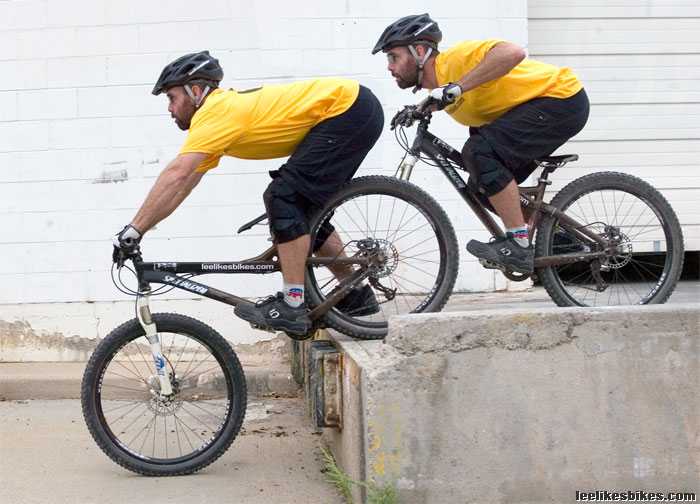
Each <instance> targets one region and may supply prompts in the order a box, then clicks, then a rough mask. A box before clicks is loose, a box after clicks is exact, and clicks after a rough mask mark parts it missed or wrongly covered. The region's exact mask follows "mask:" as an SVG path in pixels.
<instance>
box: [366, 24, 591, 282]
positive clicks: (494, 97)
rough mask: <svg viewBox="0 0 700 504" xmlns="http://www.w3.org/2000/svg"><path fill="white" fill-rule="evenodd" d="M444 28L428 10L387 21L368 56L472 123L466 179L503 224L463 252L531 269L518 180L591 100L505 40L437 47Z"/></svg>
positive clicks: (570, 131)
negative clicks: (500, 231)
mask: <svg viewBox="0 0 700 504" xmlns="http://www.w3.org/2000/svg"><path fill="white" fill-rule="evenodd" d="M441 40H442V32H441V31H440V28H439V27H438V25H437V23H436V22H435V21H434V20H432V19H431V18H430V16H429V15H428V14H421V15H412V16H406V17H404V18H401V19H399V20H398V21H396V22H394V23H392V24H391V25H389V26H388V27H387V28H386V29H385V30H384V33H382V35H381V37H380V38H379V40H378V41H377V44H376V45H375V47H374V49H373V50H372V54H376V53H378V52H379V51H383V52H384V53H386V55H387V59H388V70H389V71H390V72H391V75H392V76H393V77H394V78H395V79H396V83H397V84H398V86H399V87H400V88H402V89H406V88H409V87H414V92H415V91H417V90H419V89H421V88H427V89H429V90H431V91H430V95H431V96H432V97H433V98H434V99H435V100H436V103H437V105H438V107H439V108H441V109H442V108H444V110H445V111H446V112H447V113H448V114H450V116H451V117H452V118H453V119H455V120H456V121H458V122H459V123H460V124H464V125H465V126H469V134H470V136H469V139H468V140H467V141H466V143H465V144H464V148H463V149H462V159H463V160H464V164H465V166H466V167H467V168H468V170H469V173H470V177H469V183H470V185H472V187H474V188H475V189H477V195H478V196H479V197H480V199H481V200H482V201H483V202H484V203H485V204H486V206H487V207H489V208H492V209H495V211H496V213H497V214H498V215H499V217H500V218H501V220H503V223H504V225H505V227H506V236H505V237H504V238H502V239H498V240H494V241H491V242H490V243H481V242H478V241H476V240H471V241H470V242H469V243H468V244H467V251H469V252H470V253H471V254H472V255H475V256H476V257H478V258H480V259H485V260H487V261H488V262H490V263H495V264H499V265H502V266H505V267H506V269H508V270H511V271H517V272H520V273H532V271H533V262H534V252H533V249H532V245H530V243H529V240H528V235H527V227H526V225H525V221H524V219H523V214H522V211H521V209H520V201H519V197H518V187H517V184H519V183H521V182H523V181H524V180H525V179H527V178H528V177H529V176H530V174H531V173H532V172H533V171H534V169H535V168H536V165H535V163H534V162H533V160H535V159H537V158H540V157H544V156H548V155H550V154H552V153H553V152H554V151H555V150H556V149H557V148H559V147H560V146H561V145H563V144H564V143H565V142H566V141H567V140H568V139H569V138H571V137H573V136H574V135H576V134H577V133H578V132H579V131H581V130H582V129H583V127H584V125H585V124H586V121H587V119H588V112H589V103H588V98H587V96H586V92H585V91H584V89H583V85H582V84H581V83H580V82H579V80H578V78H577V77H576V75H575V74H574V73H573V72H572V71H571V70H569V69H568V68H558V67H555V66H552V65H548V64H546V63H542V62H539V61H534V60H530V59H526V58H525V51H524V50H523V49H522V48H521V47H519V46H517V45H516V44H512V43H509V42H505V41H503V40H486V41H474V40H468V41H465V42H462V43H459V44H457V45H455V46H454V47H451V48H450V49H448V50H446V51H444V52H440V51H438V43H439V42H440V41H441Z"/></svg>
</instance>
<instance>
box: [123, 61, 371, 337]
mask: <svg viewBox="0 0 700 504" xmlns="http://www.w3.org/2000/svg"><path fill="white" fill-rule="evenodd" d="M223 74H224V73H223V69H222V68H221V66H220V65H219V61H218V60H217V59H216V58H214V57H212V56H211V55H210V54H209V52H208V51H202V52H199V53H193V54H187V55H185V56H182V57H181V58H178V59H177V60H175V61H173V62H172V63H170V64H169V65H167V66H166V67H165V68H164V69H163V71H162V73H161V75H160V77H159V79H158V82H157V83H156V85H155V87H154V88H153V94H154V95H158V94H160V93H166V94H167V96H168V100H169V106H168V111H169V112H170V115H171V117H173V119H175V123H176V124H177V125H178V127H179V128H180V129H182V130H189V131H188V134H187V139H186V140H185V144H184V145H183V147H182V149H181V150H180V153H179V154H178V156H177V157H176V158H175V159H174V160H173V161H172V162H170V164H168V166H166V167H165V169H164V170H163V172H162V173H161V174H160V176H159V177H158V179H157V180H156V182H155V185H154V186H153V188H152V189H151V191H150V193H149V194H148V196H147V198H146V200H145V202H144V203H143V205H142V206H141V208H140V210H139V211H138V213H137V214H136V216H135V217H134V219H133V220H132V221H131V223H130V224H128V225H127V226H125V227H124V229H122V230H121V231H120V232H119V233H117V234H116V235H115V236H114V237H113V239H112V241H113V244H114V246H115V249H116V250H115V256H114V257H115V259H116V257H118V255H119V253H120V252H128V251H130V250H133V249H134V248H135V247H136V246H137V245H138V243H139V241H140V240H141V238H142V236H143V234H144V233H146V232H147V231H148V230H149V229H151V228H153V227H154V226H155V225H156V224H157V223H158V222H160V221H161V220H163V219H164V218H166V217H167V216H168V215H170V214H171V213H172V212H173V211H174V210H175V209H176V208H177V207H178V206H179V205H180V203H182V201H183V200H184V199H185V198H186V197H187V195H188V194H189V193H190V191H192V189H194V187H195V186H196V185H197V184H198V183H199V181H200V180H201V178H202V176H203V175H204V174H205V173H206V172H207V171H208V170H211V169H212V168H215V167H216V166H217V165H218V164H219V160H220V159H221V157H222V156H224V155H227V156H234V157H238V158H244V159H272V158H280V157H286V156H289V159H288V160H287V161H286V163H284V164H283V165H282V166H281V167H280V169H279V170H275V171H273V172H270V175H271V176H272V178H273V180H272V182H271V183H270V185H269V186H268V188H267V190H266V191H265V193H264V195H263V200H264V202H265V208H266V211H267V214H268V220H269V223H270V231H271V233H272V235H273V238H274V239H275V241H276V243H277V246H278V254H279V258H280V263H281V268H282V277H283V282H284V285H283V291H282V292H279V293H277V294H276V295H274V296H270V297H269V298H267V299H266V300H264V301H261V302H258V303H257V304H256V305H255V306H254V307H251V306H249V305H238V306H236V308H235V310H234V312H235V314H236V315H238V316H239V317H241V318H242V319H244V320H247V321H249V322H251V323H254V324H257V325H259V326H261V327H265V328H272V329H280V330H284V331H288V332H290V333H295V334H300V335H305V334H306V333H307V332H308V331H309V329H310V328H311V322H310V321H309V319H308V317H307V316H306V313H307V309H306V305H305V303H304V276H305V264H306V257H307V255H308V253H309V249H310V248H311V244H310V241H309V218H310V217H311V215H312V214H313V212H314V211H315V210H316V209H318V208H320V207H323V205H324V204H325V203H326V202H327V201H328V199H329V198H330V197H331V196H332V195H333V194H334V193H335V192H337V190H338V189H339V188H340V186H341V185H343V183H344V182H346V181H347V180H349V179H350V178H351V177H352V176H353V175H354V173H355V171H356V170H357V168H358V167H359V166H360V163H361V162H362V160H363V159H364V158H365V156H366V155H367V153H368V152H369V150H370V149H371V148H372V146H373V145H374V143H375V142H376V140H377V138H379V135H380V133H381V130H382V128H383V125H384V116H383V112H382V108H381V105H380V104H379V101H378V100H377V98H376V97H375V96H374V95H373V94H372V93H371V91H369V89H367V88H365V87H363V86H360V85H359V84H358V83H357V82H354V81H351V80H348V79H341V78H319V79H313V80H308V81H304V82H292V83H288V84H277V85H264V86H262V87H260V88H257V89H251V90H248V91H241V92H238V91H236V90H234V89H231V90H228V91H224V90H222V89H219V87H218V85H219V82H220V81H221V79H222V78H223ZM322 231H323V233H319V237H318V238H317V240H316V243H315V244H314V247H313V250H314V252H315V253H317V254H319V255H325V256H333V257H335V256H337V255H338V254H339V253H341V252H342V244H341V243H340V239H339V237H338V236H337V233H335V232H334V230H333V229H332V226H326V228H324V229H323V230H322ZM329 237H330V238H331V239H329ZM334 274H336V276H339V275H343V274H349V273H348V272H343V271H342V270H341V269H339V268H336V269H335V270H334ZM336 308H338V309H340V310H343V311H350V310H352V311H353V313H358V312H360V313H361V314H371V313H376V312H377V311H378V309H379V307H378V305H377V301H376V298H375V297H374V294H373V293H372V291H371V288H370V287H369V286H368V285H365V286H364V287H360V288H356V289H354V290H353V291H351V292H350V293H349V294H348V295H347V296H346V297H345V298H344V299H343V300H341V302H340V303H339V304H338V305H337V306H336Z"/></svg>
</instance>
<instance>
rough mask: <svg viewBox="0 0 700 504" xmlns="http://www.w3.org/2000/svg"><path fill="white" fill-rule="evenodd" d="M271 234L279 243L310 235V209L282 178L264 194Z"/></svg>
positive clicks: (273, 182)
mask: <svg viewBox="0 0 700 504" xmlns="http://www.w3.org/2000/svg"><path fill="white" fill-rule="evenodd" d="M263 201H264V202H265V210H266V211H267V217H268V220H269V223H270V233H271V234H272V237H273V238H274V240H275V241H276V242H277V243H287V242H290V241H292V240H296V239H297V238H299V237H300V236H304V235H306V234H309V207H310V204H309V203H308V202H305V201H304V198H303V196H301V195H300V194H299V193H297V192H296V191H295V190H294V188H293V187H292V186H290V185H289V184H288V183H287V182H285V181H284V179H283V178H282V177H277V178H275V179H274V180H273V181H272V182H270V184H269V185H268V186H267V189H266V190H265V192H264V193H263Z"/></svg>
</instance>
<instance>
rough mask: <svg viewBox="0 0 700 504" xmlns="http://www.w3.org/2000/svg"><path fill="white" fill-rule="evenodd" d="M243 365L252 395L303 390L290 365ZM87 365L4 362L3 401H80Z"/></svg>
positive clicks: (0, 367) (0, 366)
mask: <svg viewBox="0 0 700 504" xmlns="http://www.w3.org/2000/svg"><path fill="white" fill-rule="evenodd" d="M241 364H242V365H243V371H244V372H245V377H246V384H247V387H248V395H250V396H256V395H266V394H296V393H297V392H298V391H299V385H298V384H297V383H296V382H295V381H294V378H293V377H292V374H291V372H290V367H289V364H287V363H282V362H277V363H266V364H260V363H246V362H242V363H241ZM85 365H86V363H85V362H27V363H0V398H2V399H5V400H18V399H78V398H80V384H81V381H82V379H83V371H84V370H85Z"/></svg>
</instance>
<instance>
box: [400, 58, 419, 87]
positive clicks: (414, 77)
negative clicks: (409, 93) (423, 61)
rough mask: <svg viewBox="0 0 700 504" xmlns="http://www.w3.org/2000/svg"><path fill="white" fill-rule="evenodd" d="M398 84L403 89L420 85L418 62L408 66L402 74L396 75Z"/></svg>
mask: <svg viewBox="0 0 700 504" xmlns="http://www.w3.org/2000/svg"><path fill="white" fill-rule="evenodd" d="M395 79H396V85H397V86H399V87H400V88H401V89H407V88H410V87H414V86H417V85H418V64H417V63H416V64H414V65H411V66H410V67H408V68H406V71H405V72H404V73H403V74H402V75H396V76H395Z"/></svg>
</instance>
